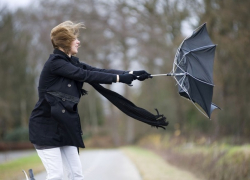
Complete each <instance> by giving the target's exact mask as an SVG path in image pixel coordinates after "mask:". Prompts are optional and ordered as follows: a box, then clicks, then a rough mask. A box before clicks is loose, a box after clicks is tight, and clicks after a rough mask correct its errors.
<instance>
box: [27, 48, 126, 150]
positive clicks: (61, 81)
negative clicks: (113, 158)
mask: <svg viewBox="0 0 250 180" xmlns="http://www.w3.org/2000/svg"><path fill="white" fill-rule="evenodd" d="M126 72H127V71H120V70H112V69H111V70H106V69H98V68H94V67H91V66H89V65H87V64H84V63H81V62H79V60H78V58H76V57H74V56H72V57H71V58H69V56H67V55H66V54H65V53H64V52H62V51H60V50H58V49H55V50H54V53H53V54H51V55H50V57H49V59H48V60H47V61H46V63H45V65H44V67H43V70H42V72H41V75H40V80H39V87H38V94H39V100H38V102H37V103H36V105H35V108H34V110H33V111H32V113H31V117H30V120H29V138H30V141H31V142H32V143H33V144H37V145H42V146H43V145H44V146H58V147H60V146H65V145H71V146H76V147H84V143H83V140H82V130H81V124H80V118H79V115H78V109H77V105H78V102H79V99H80V97H81V95H82V94H83V93H82V92H83V90H82V86H83V83H84V82H88V83H92V82H95V83H101V84H111V83H112V82H115V81H116V74H124V73H126ZM90 103H91V102H90Z"/></svg>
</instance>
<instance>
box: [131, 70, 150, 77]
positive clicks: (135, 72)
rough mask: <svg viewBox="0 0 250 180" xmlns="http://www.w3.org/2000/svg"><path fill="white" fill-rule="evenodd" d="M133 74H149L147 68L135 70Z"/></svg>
mask: <svg viewBox="0 0 250 180" xmlns="http://www.w3.org/2000/svg"><path fill="white" fill-rule="evenodd" d="M133 74H134V75H136V76H140V75H143V74H148V73H147V72H146V71H145V70H140V71H133Z"/></svg>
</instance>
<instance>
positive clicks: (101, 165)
mask: <svg viewBox="0 0 250 180" xmlns="http://www.w3.org/2000/svg"><path fill="white" fill-rule="evenodd" d="M80 158H81V162H82V168H83V174H84V176H85V180H141V177H140V174H139V172H138V170H137V169H136V167H135V165H134V164H133V163H132V162H131V161H130V159H129V158H128V157H127V156H126V155H124V154H123V153H122V152H121V151H120V150H118V149H109V150H83V151H81V152H80ZM35 179H36V180H45V179H46V173H45V172H43V173H40V174H36V175H35ZM66 179H67V178H66V175H65V180H66Z"/></svg>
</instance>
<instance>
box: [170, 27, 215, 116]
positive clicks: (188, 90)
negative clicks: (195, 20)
mask: <svg viewBox="0 0 250 180" xmlns="http://www.w3.org/2000/svg"><path fill="white" fill-rule="evenodd" d="M215 49H216V45H215V44H213V42H212V41H211V39H210V37H209V35H208V32H207V28H206V24H203V25H202V26H200V27H199V28H197V29H196V30H195V31H194V32H193V34H192V35H191V36H190V37H187V38H186V39H185V40H184V41H183V42H182V44H181V45H180V46H179V48H178V50H177V52H176V55H175V60H174V64H173V70H172V72H171V73H170V74H169V75H172V76H174V78H175V80H176V82H177V84H178V91H179V94H180V95H181V96H183V97H185V98H188V99H190V100H191V101H192V102H194V103H197V104H199V105H200V107H201V108H202V109H203V110H204V112H205V113H206V115H207V116H208V117H209V118H210V117H211V113H212V111H213V110H214V109H216V108H219V107H218V106H216V105H215V104H213V103H212V97H213V87H214V84H213V65H214V54H215ZM198 109H199V108H198Z"/></svg>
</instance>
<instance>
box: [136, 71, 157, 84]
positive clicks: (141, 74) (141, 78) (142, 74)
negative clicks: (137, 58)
mask: <svg viewBox="0 0 250 180" xmlns="http://www.w3.org/2000/svg"><path fill="white" fill-rule="evenodd" d="M133 74H134V75H136V76H139V77H137V79H138V80H139V81H144V80H145V79H148V78H153V77H152V76H151V74H149V73H147V71H145V70H141V71H133Z"/></svg>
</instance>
